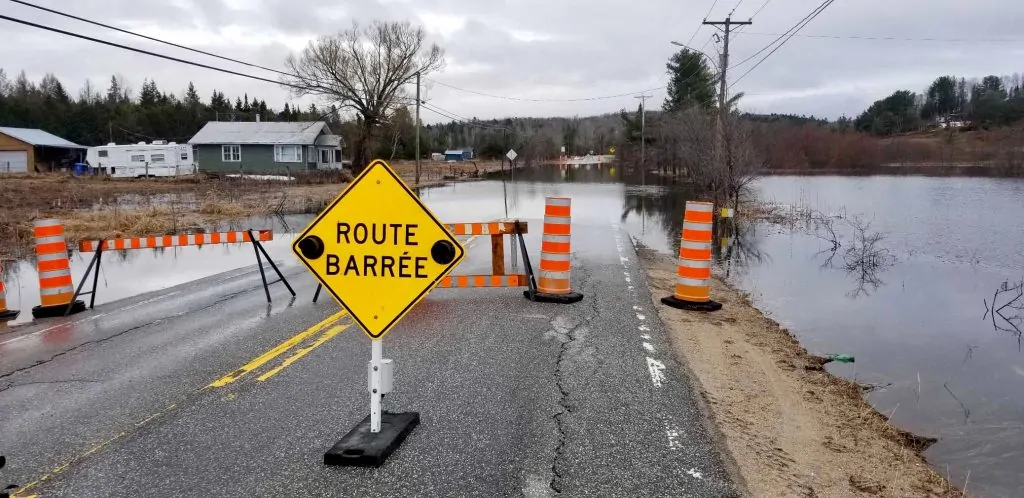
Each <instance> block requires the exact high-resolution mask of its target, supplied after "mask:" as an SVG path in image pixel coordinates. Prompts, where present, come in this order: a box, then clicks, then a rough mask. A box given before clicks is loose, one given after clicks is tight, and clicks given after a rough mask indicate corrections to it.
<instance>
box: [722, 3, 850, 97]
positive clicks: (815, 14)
mask: <svg viewBox="0 0 1024 498" xmlns="http://www.w3.org/2000/svg"><path fill="white" fill-rule="evenodd" d="M835 1H836V0H825V1H824V2H822V4H821V5H820V6H819V7H818V8H817V9H816V10H815V11H814V12H812V15H811V16H809V18H806V19H807V20H806V21H804V23H803V24H801V25H799V27H797V28H796V30H795V31H793V34H796V33H798V32H800V30H801V29H803V28H804V26H807V25H808V24H810V23H811V21H813V20H814V19H815V18H817V17H818V16H819V15H821V13H822V12H824V11H825V9H827V8H828V7H829V6H830V5H832V4H833V3H834V2H835ZM792 38H793V36H792V35H790V36H789V38H786V39H785V40H783V41H782V43H779V44H778V45H777V46H776V47H775V48H774V49H772V51H771V52H768V54H767V55H765V56H764V57H763V58H761V60H759V61H757V64H754V65H753V66H752V67H751V68H750V69H748V70H747V71H746V72H745V73H743V74H741V75H740V77H739V78H736V79H735V80H733V82H732V83H730V84H729V88H732V87H733V86H735V85H736V84H737V83H739V82H740V80H742V79H743V78H745V77H746V76H747V75H748V74H750V73H751V72H752V71H753V70H755V69H757V68H758V67H759V66H760V65H761V64H763V63H764V61H766V60H768V58H769V57H771V56H772V54H774V53H775V52H777V51H778V50H779V49H780V48H782V46H783V45H785V44H786V42H788V41H789V40H791V39H792Z"/></svg>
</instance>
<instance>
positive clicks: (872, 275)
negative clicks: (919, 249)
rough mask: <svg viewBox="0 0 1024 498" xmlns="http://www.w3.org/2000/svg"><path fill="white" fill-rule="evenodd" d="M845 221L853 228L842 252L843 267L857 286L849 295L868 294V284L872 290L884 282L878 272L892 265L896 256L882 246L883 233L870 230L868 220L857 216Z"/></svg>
mask: <svg viewBox="0 0 1024 498" xmlns="http://www.w3.org/2000/svg"><path fill="white" fill-rule="evenodd" d="M847 222H848V223H849V225H850V228H851V229H853V237H852V240H851V243H850V245H849V246H848V247H847V248H846V251H845V252H844V253H843V262H844V266H843V269H845V270H846V272H847V273H848V274H850V275H854V277H855V278H856V280H857V287H856V288H855V289H854V290H853V291H852V292H851V297H858V296H861V295H867V294H869V291H868V287H869V286H870V287H871V290H872V291H874V290H877V289H878V288H879V287H880V286H881V285H882V284H884V282H882V280H881V278H879V276H878V274H879V273H880V272H881V271H884V270H887V269H889V268H890V267H891V266H892V265H894V264H895V263H896V258H895V256H893V255H892V254H891V253H890V252H889V250H888V249H886V248H885V247H882V245H881V243H882V241H884V240H885V235H884V234H883V233H881V232H873V231H871V223H870V222H867V221H864V220H863V219H862V218H860V217H857V216H855V217H853V218H850V219H849V220H848V221H847Z"/></svg>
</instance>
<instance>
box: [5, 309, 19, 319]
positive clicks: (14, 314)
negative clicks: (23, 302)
mask: <svg viewBox="0 0 1024 498" xmlns="http://www.w3.org/2000/svg"><path fill="white" fill-rule="evenodd" d="M20 313H21V312H20V311H18V310H4V311H0V321H3V320H14V319H15V318H18V315H19V314H20Z"/></svg>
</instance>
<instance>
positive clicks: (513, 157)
mask: <svg viewBox="0 0 1024 498" xmlns="http://www.w3.org/2000/svg"><path fill="white" fill-rule="evenodd" d="M505 157H507V158H508V160H509V161H515V160H516V158H517V157H519V154H516V150H515V149H509V150H508V153H507V154H505Z"/></svg>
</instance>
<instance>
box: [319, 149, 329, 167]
mask: <svg viewBox="0 0 1024 498" xmlns="http://www.w3.org/2000/svg"><path fill="white" fill-rule="evenodd" d="M329 162H331V151H329V150H327V149H320V163H321V164H327V163H329Z"/></svg>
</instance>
